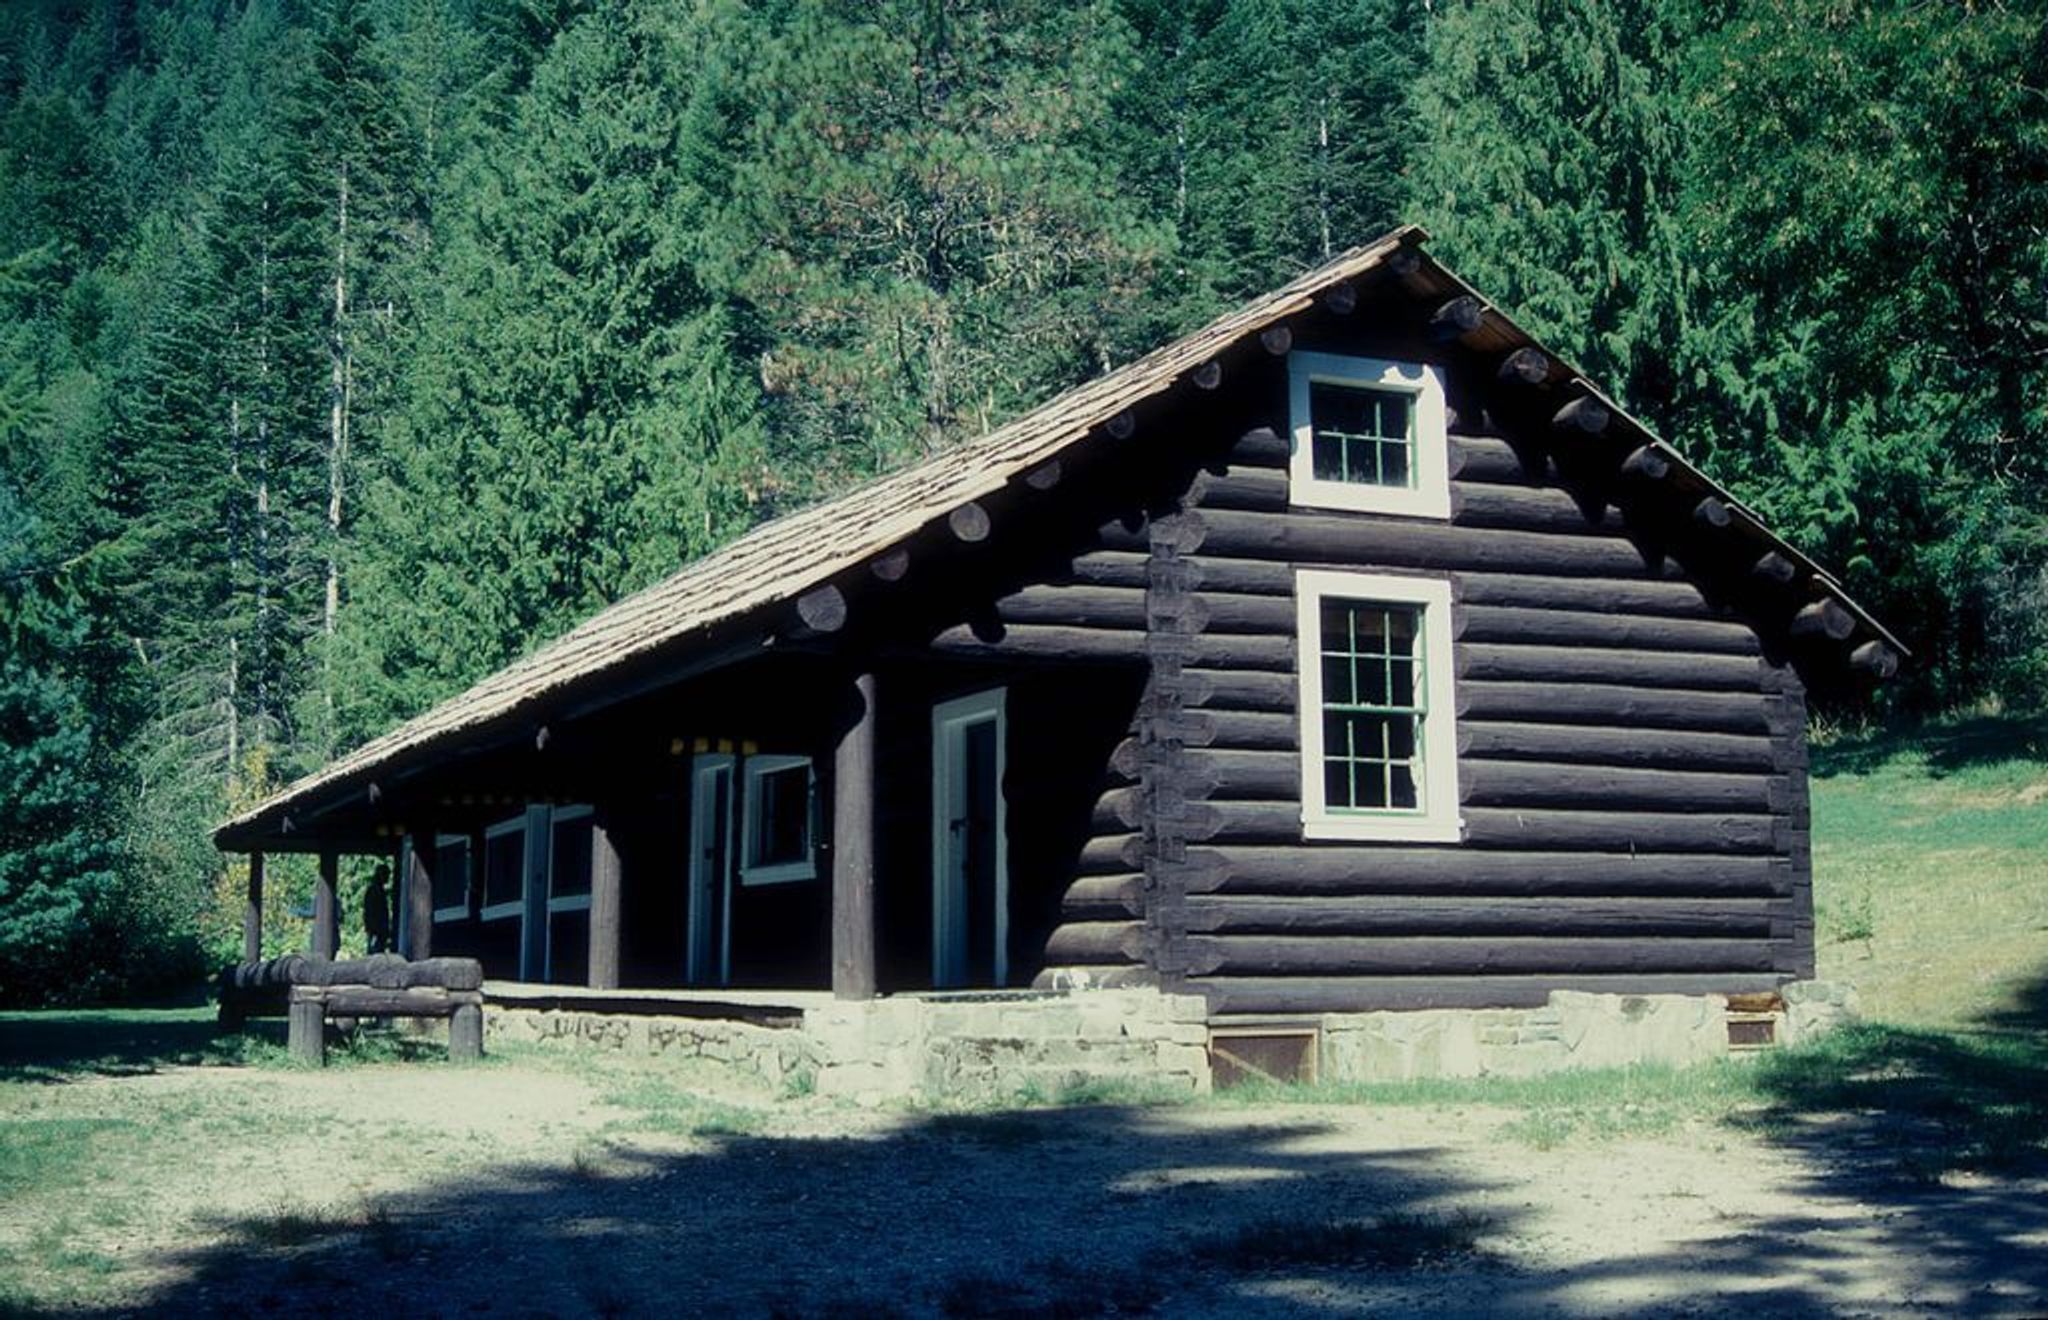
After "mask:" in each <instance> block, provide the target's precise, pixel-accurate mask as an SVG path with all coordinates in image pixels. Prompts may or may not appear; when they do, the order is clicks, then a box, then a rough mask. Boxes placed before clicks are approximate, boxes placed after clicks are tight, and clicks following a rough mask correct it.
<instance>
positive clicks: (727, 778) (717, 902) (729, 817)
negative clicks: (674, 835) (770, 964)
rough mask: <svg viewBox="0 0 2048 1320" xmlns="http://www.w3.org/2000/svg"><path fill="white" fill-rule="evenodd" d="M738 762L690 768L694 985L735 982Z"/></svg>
mask: <svg viewBox="0 0 2048 1320" xmlns="http://www.w3.org/2000/svg"><path fill="white" fill-rule="evenodd" d="M736 764H737V763H736V762H735V760H734V758H732V757H731V756H728V755H725V754H723V753H712V754H700V755H698V756H697V757H696V758H695V759H694V760H693V761H692V762H691V763H690V896H689V897H690V903H689V917H688V921H689V930H688V932H687V933H688V939H687V941H686V944H685V954H684V967H683V975H684V977H685V978H686V979H687V980H688V981H689V983H690V984H691V985H725V984H728V983H729V982H730V981H731V980H732V870H733V866H732V863H733V857H732V842H733V840H732V833H733V830H732V825H733V815H734V801H733V787H734V776H735V769H736Z"/></svg>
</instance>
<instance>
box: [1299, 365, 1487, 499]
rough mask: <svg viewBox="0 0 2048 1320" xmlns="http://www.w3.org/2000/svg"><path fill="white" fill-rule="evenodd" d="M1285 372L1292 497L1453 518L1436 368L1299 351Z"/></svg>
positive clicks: (1440, 381)
mask: <svg viewBox="0 0 2048 1320" xmlns="http://www.w3.org/2000/svg"><path fill="white" fill-rule="evenodd" d="M1287 377H1288V413H1289V418H1290V422H1291V424H1292V428H1293V430H1292V435H1293V441H1292V449H1291V458H1290V460H1289V467H1288V490H1289V495H1290V498H1291V499H1292V500H1293V502H1294V503H1296V504H1299V505H1307V506H1312V507H1320V508H1331V509H1352V510H1357V511H1360V512H1367V513H1396V514H1411V515H1414V516H1417V517H1424V518H1448V517H1450V516H1451V483H1450V459H1449V452H1448V448H1447V444H1448V441H1447V439H1446V436H1445V430H1446V417H1447V410H1446V407H1445V403H1444V374H1443V370H1442V369H1441V368H1439V367H1433V366H1430V365H1428V364H1426V363H1420V362H1396V361H1393V360H1390V359H1387V358H1369V357H1345V356H1340V355H1337V354H1333V353H1309V352H1297V353H1294V354H1291V355H1290V356H1289V357H1288V360H1287Z"/></svg>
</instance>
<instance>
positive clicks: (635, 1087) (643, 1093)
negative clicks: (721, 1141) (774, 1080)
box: [604, 1071, 768, 1137]
mask: <svg viewBox="0 0 2048 1320" xmlns="http://www.w3.org/2000/svg"><path fill="white" fill-rule="evenodd" d="M604 1102H605V1103H606V1104H608V1105H611V1106H613V1107H615V1108H618V1109H623V1110H626V1111H628V1113H629V1115H630V1116H629V1117H627V1118H623V1119H620V1120H618V1122H617V1123H615V1124H613V1125H612V1126H613V1127H615V1128H618V1129H624V1130H627V1131H636V1132H657V1133H666V1134H668V1135H671V1136H683V1137H703V1136H740V1135H745V1134H747V1133H752V1132H758V1131H760V1130H761V1128H762V1127H763V1126H764V1125H765V1124H766V1122H767V1119H768V1114H767V1112H766V1111H765V1110H762V1109H758V1108H755V1107H752V1106H749V1105H740V1104H734V1103H732V1102H730V1101H726V1100H721V1099H718V1098H716V1097H713V1096H708V1095H704V1094H702V1093H700V1092H697V1091H694V1090H691V1089H689V1088H687V1087H685V1086H683V1085H681V1084H679V1083H678V1082H677V1081H676V1080H675V1079H674V1078H670V1077H666V1076H663V1075H661V1074H660V1073H656V1072H652V1071H649V1072H641V1073H637V1074H630V1075H627V1076H623V1077H619V1078H616V1079H614V1080H613V1081H612V1083H611V1085H609V1086H608V1087H607V1088H606V1089H605V1091H604Z"/></svg>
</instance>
